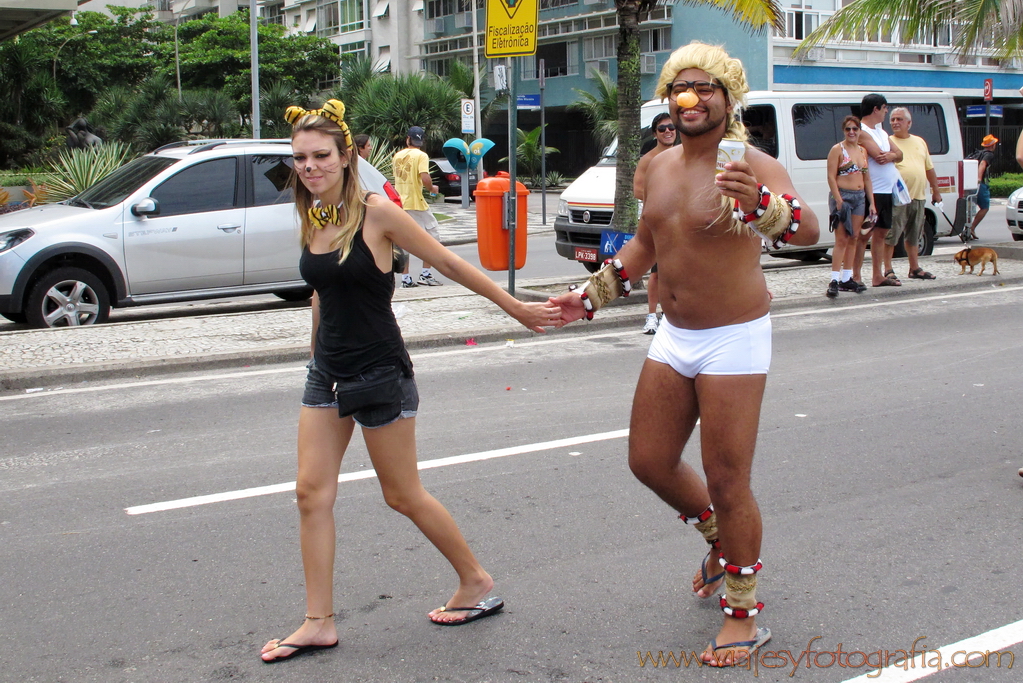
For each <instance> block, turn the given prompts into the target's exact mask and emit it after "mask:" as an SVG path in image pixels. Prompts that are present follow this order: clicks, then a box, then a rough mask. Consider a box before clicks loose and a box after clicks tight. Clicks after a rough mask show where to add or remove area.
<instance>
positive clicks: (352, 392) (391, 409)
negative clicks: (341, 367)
mask: <svg viewBox="0 0 1023 683" xmlns="http://www.w3.org/2000/svg"><path fill="white" fill-rule="evenodd" d="M403 377H412V360H411V359H410V358H409V357H408V352H407V351H404V350H403V353H402V358H401V361H400V363H399V365H385V366H380V367H377V368H373V369H372V370H369V371H367V372H364V373H362V374H361V375H360V376H359V377H357V378H354V379H339V380H336V381H335V382H334V386H333V388H332V389H333V391H334V396H335V398H337V412H338V415H339V416H340V417H348V416H349V415H354V414H355V413H357V412H361V411H367V410H373V411H382V412H383V413H384V418H383V419H385V420H387V421H390V420H396V419H397V418H398V416H399V415H401V399H402V386H401V379H402V378H403Z"/></svg>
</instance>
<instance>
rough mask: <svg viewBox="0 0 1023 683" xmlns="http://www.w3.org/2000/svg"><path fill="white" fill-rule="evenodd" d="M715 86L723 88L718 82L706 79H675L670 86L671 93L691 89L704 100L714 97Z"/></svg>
mask: <svg viewBox="0 0 1023 683" xmlns="http://www.w3.org/2000/svg"><path fill="white" fill-rule="evenodd" d="M715 88H724V86H723V85H721V84H719V83H708V82H707V81H675V82H674V83H673V84H672V86H671V94H672V95H679V94H681V93H684V92H686V91H687V90H692V91H693V92H695V93H696V96H697V97H699V98H700V99H701V100H703V101H704V102H706V101H707V100H709V99H710V98H712V97H714V89H715Z"/></svg>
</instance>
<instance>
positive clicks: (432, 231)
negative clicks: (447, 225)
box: [405, 209, 440, 242]
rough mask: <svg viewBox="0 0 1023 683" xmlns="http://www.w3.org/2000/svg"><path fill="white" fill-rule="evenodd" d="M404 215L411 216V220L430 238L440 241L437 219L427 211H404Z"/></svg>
mask: <svg viewBox="0 0 1023 683" xmlns="http://www.w3.org/2000/svg"><path fill="white" fill-rule="evenodd" d="M405 213H407V214H408V215H410V216H412V220H414V221H415V222H416V223H418V224H419V227H421V228H422V229H423V230H425V231H426V232H427V234H428V235H430V237H432V238H433V239H435V240H437V241H438V242H439V241H440V231H438V230H437V226H438V225H439V223H437V218H436V217H435V216H434V215H433V212H432V211H430V210H429V209H427V210H426V211H413V210H411V209H406V210H405Z"/></svg>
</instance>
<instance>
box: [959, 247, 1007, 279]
mask: <svg viewBox="0 0 1023 683" xmlns="http://www.w3.org/2000/svg"><path fill="white" fill-rule="evenodd" d="M952 260H953V261H955V262H956V263H958V264H959V265H960V266H962V269H961V270H960V271H959V274H960V275H964V274H965V273H966V266H969V267H970V275H973V267H974V266H975V265H977V264H978V263H979V264H980V272H979V273H977V275H983V274H984V269H985V268H987V264H988V261H990V262H991V265H992V266H994V268H995V272H993V273H991V274H992V275H998V254H997V253H996V252H995V250H994V249H988V248H987V247H974V248H973V249H963V250H962V251H959V252H956V255H955V256H953V257H952Z"/></svg>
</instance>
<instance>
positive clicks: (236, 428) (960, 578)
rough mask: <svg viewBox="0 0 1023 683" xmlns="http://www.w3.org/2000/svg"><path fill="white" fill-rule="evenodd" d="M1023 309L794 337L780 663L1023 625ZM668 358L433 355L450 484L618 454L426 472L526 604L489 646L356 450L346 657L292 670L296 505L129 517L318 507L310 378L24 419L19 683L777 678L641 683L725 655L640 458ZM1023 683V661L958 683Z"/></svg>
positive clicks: (771, 547)
mask: <svg viewBox="0 0 1023 683" xmlns="http://www.w3.org/2000/svg"><path fill="white" fill-rule="evenodd" d="M1021 304H1023V288H1018V287H1006V288H1004V289H1000V290H997V291H996V290H984V291H982V292H980V291H978V292H976V293H970V294H969V295H967V296H959V297H950V296H948V295H946V296H945V297H944V298H943V297H942V296H941V295H939V296H935V297H933V298H930V299H928V300H925V301H920V300H918V299H914V300H913V301H890V302H878V303H868V304H864V305H863V306H860V307H856V308H844V309H831V311H830V312H826V311H798V312H789V313H779V314H777V315H776V316H775V318H774V329H775V334H774V349H775V352H774V363H773V367H772V374H771V377H770V380H769V382H768V391H767V400H766V402H765V406H764V410H763V416H762V420H761V431H760V440H759V443H758V455H757V459H756V463H755V471H754V486H755V492H756V494H757V496H758V499H759V503H760V506H761V509H762V512H763V515H764V522H765V525H764V526H765V533H764V546H763V559H764V562H765V567H766V568H765V570H764V572H763V574H762V575H761V590H760V597H761V599H763V600H764V601H765V602H766V603H767V607H766V610H765V613H764V615H763V616H762V618H761V619H760V623H761V624H762V625H766V626H769V627H770V628H771V629H772V630H773V631H774V634H775V637H774V640H773V641H772V642H771V643H770V644H769V646H768V647H767V649H768V650H770V651H771V652H781V651H784V650H790V651H791V652H792V656H793V657H795V656H798V653H799V652H801V651H803V650H804V649H806V648H807V645H808V643H810V642H811V640H812V639H813V638H815V637H817V636H820V639H819V640H817V641H815V642H814V644H813V646H812V647H813V649H814V650H815V651H817V652H827V651H834V650H835V648H836V646H838V645H839V644H841V646H842V649H843V651H844V652H846V653H848V652H850V651H860V652H864V653H867V652H870V653H874V652H877V651H878V650H889V651H894V650H899V649H909V647H910V645H911V644H912V643H913V640H914V639H915V638H918V637H921V636H924V637H926V640H924V641H922V642H921V643H920V646H922V647H926V648H931V649H936V648H938V647H940V646H944V645H948V644H952V643H957V642H958V641H961V640H962V639H965V638H969V637H973V636H978V635H981V634H987V633H988V632H990V631H991V630H992V629H995V628H997V627H1001V626H1003V625H1006V624H1010V623H1015V622H1018V621H1019V620H1021V619H1023V608H1021V607H1020V605H1023V584H1021V582H1020V581H1019V580H1018V570H1017V567H1018V563H1019V549H1020V546H1021V541H1023V515H1021V514H1020V511H1021V508H1023V480H1021V479H1020V478H1019V477H1017V475H1016V470H1017V468H1019V467H1020V466H1021V465H1023V454H1021V453H1020V448H1019V444H1020V443H1021V441H1023V433H1021V432H1023V426H1021V424H1020V420H1019V419H1018V410H1017V408H1016V406H1017V405H1019V404H1020V403H1021V401H1023V395H1021V394H1023V367H1021V364H1020V363H1019V362H1018V360H1017V359H1018V358H1019V356H1020V354H1021V352H1023V341H1020V340H1021V339H1023V329H1021V328H1023V315H1020V314H1021ZM648 343H649V337H645V336H643V335H640V334H637V333H636V332H635V331H632V330H627V331H624V332H617V333H611V334H602V335H594V336H592V337H580V336H576V337H567V336H555V337H552V338H550V339H546V340H542V341H537V342H530V343H518V344H516V345H515V346H514V347H512V348H508V347H506V346H504V345H497V346H483V347H477V348H476V349H474V350H469V349H462V348H459V349H452V350H441V351H427V352H422V353H418V354H416V355H415V356H414V360H415V362H416V369H417V378H418V381H419V384H420V391H421V394H422V396H423V397H424V400H423V404H422V406H421V412H420V417H419V418H418V431H419V449H420V460H421V461H430V460H436V459H439V458H445V457H449V456H456V455H465V454H478V453H490V452H491V451H493V450H495V449H503V448H509V447H519V446H522V447H525V446H528V445H531V444H538V443H541V444H542V443H543V442H548V441H551V440H557V439H565V438H570V437H591V436H592V435H603V436H601V437H598V440H595V441H592V442H589V443H575V444H572V443H566V444H561V445H554V446H551V445H549V444H548V445H547V446H546V447H543V446H541V447H538V448H537V449H529V448H524V449H519V451H513V452H512V453H510V454H506V455H504V456H503V457H493V458H489V459H472V458H470V459H467V460H469V461H468V462H464V463H461V464H453V465H449V466H439V467H434V468H431V469H427V470H425V471H424V472H423V480H424V483H425V484H426V486H427V488H428V489H429V490H430V491H431V492H432V493H433V494H434V495H436V496H437V497H438V498H439V499H440V500H441V501H442V502H444V503H445V504H446V505H447V506H448V508H449V509H450V510H451V512H452V513H453V514H454V516H455V518H456V520H458V522H459V523H460V525H461V526H462V529H463V531H464V533H465V534H466V536H467V538H468V539H469V542H470V544H471V545H472V547H473V548H474V550H475V551H476V553H477V554H478V556H479V557H480V558H481V560H482V561H483V563H484V565H485V566H486V567H487V568H488V569H489V571H490V572H491V573H492V574H493V575H494V577H495V579H496V581H497V589H496V591H495V593H497V594H499V595H501V596H503V597H504V598H505V599H506V601H507V608H506V610H505V612H504V613H503V614H501V615H499V616H496V617H494V618H490V619H486V620H483V621H480V622H476V623H474V624H471V625H467V626H464V627H457V628H443V627H438V626H435V625H433V624H431V623H429V622H428V621H427V619H426V616H425V615H426V612H427V611H428V610H429V609H431V608H433V607H436V606H438V605H440V604H442V603H443V601H444V600H445V599H446V598H447V597H448V596H449V595H450V592H451V590H452V589H453V585H454V577H453V574H452V572H451V570H450V569H449V567H448V566H447V565H446V563H445V562H444V561H443V560H442V559H441V557H440V556H439V554H438V553H437V552H436V551H435V550H434V549H433V548H432V547H431V546H430V545H429V544H428V543H427V542H426V541H425V540H424V539H423V537H422V536H421V535H419V533H418V532H417V531H416V530H415V529H414V528H413V526H412V525H411V523H409V522H408V520H406V519H405V518H403V517H401V516H400V515H398V514H397V513H394V512H392V511H391V510H389V509H388V508H387V507H386V506H385V504H384V503H383V501H382V498H381V496H380V493H379V489H378V486H377V483H376V481H375V480H374V479H372V478H358V477H359V476H361V475H360V473H365V472H366V471H367V470H368V469H369V464H368V458H367V456H366V454H365V451H364V448H363V446H362V442H361V440H360V439H359V438H358V437H356V439H354V440H353V445H352V447H351V448H350V451H349V454H348V456H347V457H346V460H345V463H344V466H343V472H344V473H346V474H348V475H349V478H351V480H348V481H345V482H343V483H342V484H341V486H340V492H339V499H338V503H337V507H336V513H337V518H338V529H339V534H338V561H337V567H336V587H337V597H336V609H337V611H338V613H339V615H340V617H339V620H338V626H339V631H340V636H341V646H340V647H339V648H338V649H336V650H332V651H329V652H324V653H318V654H316V655H314V656H307V657H303V658H301V659H300V660H296V661H293V662H287V663H282V664H279V665H277V666H274V667H268V666H266V665H264V664H262V663H261V662H260V660H259V658H258V649H259V647H260V646H261V645H262V644H263V643H264V642H266V641H267V640H268V639H270V638H273V637H281V636H283V635H287V634H288V633H290V632H291V630H292V629H293V628H294V627H295V626H297V624H298V622H299V620H300V619H301V615H302V614H303V607H304V603H303V590H302V574H301V568H300V563H299V555H298V539H297V531H296V529H297V513H296V511H295V506H294V495H293V492H291V491H287V490H285V491H283V492H277V493H264V495H254V496H252V497H247V498H241V499H237V500H225V501H222V502H209V503H208V504H201V505H195V504H188V506H186V507H181V508H177V509H170V510H165V511H147V509H145V508H143V509H134V510H131V511H132V512H136V513H138V514H128V512H126V508H134V507H135V506H145V505H150V504H155V503H162V502H167V501H177V500H181V499H187V498H189V497H193V496H201V495H211V494H221V493H225V492H234V491H239V490H246V489H251V488H253V487H263V486H269V485H274V484H281V483H287V482H291V481H293V480H294V474H295V456H294V441H295V426H296V420H297V412H298V408H297V403H298V399H299V395H300V390H301V384H302V376H303V373H302V369H301V367H300V366H299V365H290V366H282V367H270V368H263V369H259V370H253V371H248V372H240V373H233V374H230V375H217V374H213V373H201V374H192V375H188V374H185V375H178V376H175V377H173V378H170V379H162V380H158V381H152V382H145V381H134V382H121V383H107V384H103V383H97V384H96V385H95V386H91V387H88V388H84V390H73V391H61V392H51V393H39V394H19V395H12V396H5V397H0V416H2V418H3V425H4V449H3V453H2V454H0V492H2V495H0V540H2V543H0V567H3V568H4V571H3V575H4V580H3V581H2V582H0V604H2V605H4V608H3V610H2V611H0V632H2V633H3V634H4V635H5V639H6V641H7V643H6V645H5V647H4V648H3V654H2V655H0V661H2V665H0V681H12V682H19V683H20V682H23V681H102V682H104V683H108V682H109V683H113V682H122V681H123V682H129V681H154V682H160V683H172V682H178V681H181V682H192V681H222V680H250V681H388V682H405V681H410V682H411V681H465V682H470V681H471V682H477V681H499V682H504V681H509V682H511V681H516V682H518V681H572V682H582V681H588V682H591V683H592V682H596V681H615V682H617V681H664V680H673V681H674V680H715V681H717V680H730V681H731V680H748V677H749V676H750V675H751V673H750V672H748V671H745V670H742V671H732V672H721V671H707V670H705V669H699V668H696V667H695V665H692V666H691V667H689V668H688V670H687V671H685V672H682V671H680V670H678V669H676V668H675V667H674V665H672V666H671V667H670V670H669V671H664V670H662V669H661V668H654V667H652V665H651V664H650V663H649V661H648V662H647V663H646V665H645V666H642V667H641V666H640V665H639V658H638V657H637V653H638V652H643V653H645V652H647V651H651V652H652V653H653V654H654V656H655V657H656V656H657V652H658V651H663V652H665V653H667V652H668V651H673V652H674V653H675V654H676V656H677V655H678V653H679V652H680V650H684V651H686V652H687V653H688V652H689V651H692V650H696V651H699V650H700V649H702V648H703V647H704V646H705V644H706V642H707V640H708V638H709V636H711V635H713V634H714V632H715V631H716V627H717V624H718V623H719V620H720V612H719V611H718V610H717V608H716V607H715V606H713V605H712V604H710V602H709V601H708V602H701V601H698V600H697V599H695V598H694V597H693V596H692V595H691V594H690V591H689V588H688V585H689V581H690V577H691V576H692V573H693V571H694V570H695V569H696V567H697V566H698V562H699V560H700V558H701V557H702V555H703V552H704V551H703V543H702V540H701V539H700V538H699V537H698V535H697V534H696V533H695V532H694V531H693V530H692V529H690V528H688V527H685V526H684V525H683V524H682V523H681V522H680V521H678V520H677V519H675V517H674V515H673V514H672V513H671V512H670V511H669V510H668V509H667V508H666V507H665V506H664V505H663V504H662V503H660V502H659V501H658V500H657V499H656V498H655V497H654V496H653V495H652V494H651V493H649V492H648V491H646V490H645V489H644V488H643V487H642V486H641V485H640V484H638V483H637V482H636V481H635V480H634V479H633V477H632V476H631V474H630V473H629V471H628V468H627V465H626V461H625V452H626V439H625V438H623V437H622V436H621V435H620V434H617V435H616V434H615V432H618V430H623V429H626V428H627V427H628V413H629V408H630V404H631V394H632V389H633V387H634V385H635V380H636V377H637V375H638V371H639V366H640V365H641V363H642V361H643V358H644V355H645V349H646V346H647V344H648ZM521 451H525V452H521ZM490 454H491V455H493V453H490ZM686 457H687V458H689V459H690V460H693V459H695V458H697V457H698V449H697V444H696V443H693V444H691V445H690V448H689V449H687V454H686ZM285 488H286V487H285ZM1019 638H1020V639H1023V633H1020V635H1019ZM995 642H997V639H994V638H993V637H991V636H985V637H984V638H982V641H981V645H980V646H978V647H977V648H976V649H979V650H984V649H992V650H994V649H1001V646H997V647H996V646H991V645H990V644H991V643H995ZM1013 642H1015V641H1013ZM985 644H987V645H989V647H987V648H985V647H984V646H983V645H985ZM971 649H975V648H971ZM1013 651H1014V652H1015V654H1020V655H1023V646H1017V647H1015V648H1014V650H1013ZM779 656H784V655H775V658H774V659H768V660H767V665H775V666H780V668H778V669H773V670H769V669H766V668H765V667H761V668H760V669H759V671H758V679H760V680H767V681H783V680H792V679H793V678H795V679H802V680H813V681H826V682H832V681H834V682H836V683H837V682H842V681H847V680H850V679H852V678H854V677H855V676H857V675H862V674H866V673H868V672H869V671H870V669H869V666H862V662H859V660H858V659H854V660H852V661H850V660H848V659H847V660H846V664H847V665H846V666H839V665H837V664H834V665H831V666H827V664H828V656H827V655H812V656H813V657H814V658H815V662H816V666H814V667H813V668H810V669H807V668H805V660H804V666H801V668H799V669H798V670H797V671H795V672H794V676H793V677H792V678H790V674H791V673H793V671H792V666H791V663H787V664H786V663H784V662H783V660H779V659H778V658H777V657H779ZM871 657H875V656H874V655H871ZM960 659H962V656H961V657H960ZM945 662H946V663H947V659H946V660H945ZM857 663H859V664H860V667H861V668H850V666H848V664H853V665H854V666H855V665H856V664H857ZM1018 665H1023V662H1021V663H1018V664H1017V666H1018ZM900 673H901V672H900ZM916 673H921V671H919V670H918V671H917V672H916ZM924 673H931V671H930V670H928V671H926V672H924ZM1017 678H1018V674H1015V673H1014V672H1012V671H1010V670H1008V659H1007V658H1006V659H1003V662H1002V668H1001V669H999V668H997V666H996V664H995V663H994V660H993V659H992V660H991V661H990V662H989V666H988V667H987V668H978V669H948V670H945V671H944V672H942V673H940V674H937V675H934V676H931V677H930V678H928V680H929V681H955V682H956V683H960V682H962V681H1003V680H1004V681H1010V680H1017ZM881 680H884V679H881ZM900 680H912V679H900Z"/></svg>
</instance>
